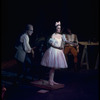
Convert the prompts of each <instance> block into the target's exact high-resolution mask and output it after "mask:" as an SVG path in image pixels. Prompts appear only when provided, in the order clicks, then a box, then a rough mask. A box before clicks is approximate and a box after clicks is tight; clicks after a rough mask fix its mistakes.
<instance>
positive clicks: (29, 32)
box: [25, 24, 33, 36]
mask: <svg viewBox="0 0 100 100" xmlns="http://www.w3.org/2000/svg"><path fill="white" fill-rule="evenodd" d="M25 30H26V32H27V34H28V35H29V36H31V35H32V33H33V25H31V24H27V25H26V28H25Z"/></svg>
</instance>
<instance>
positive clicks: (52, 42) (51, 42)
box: [49, 34, 59, 47]
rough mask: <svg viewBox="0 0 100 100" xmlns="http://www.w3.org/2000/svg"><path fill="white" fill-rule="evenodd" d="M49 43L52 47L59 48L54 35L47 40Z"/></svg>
mask: <svg viewBox="0 0 100 100" xmlns="http://www.w3.org/2000/svg"><path fill="white" fill-rule="evenodd" d="M49 43H50V44H51V45H53V46H56V47H59V45H58V42H57V40H56V39H55V38H54V34H53V35H52V36H51V38H50V39H49Z"/></svg>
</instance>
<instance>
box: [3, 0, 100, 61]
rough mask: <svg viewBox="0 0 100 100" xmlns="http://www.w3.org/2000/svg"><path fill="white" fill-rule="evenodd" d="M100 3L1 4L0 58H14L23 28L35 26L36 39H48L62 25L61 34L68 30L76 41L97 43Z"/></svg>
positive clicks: (17, 0)
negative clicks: (75, 37) (57, 22)
mask: <svg viewBox="0 0 100 100" xmlns="http://www.w3.org/2000/svg"><path fill="white" fill-rule="evenodd" d="M98 1H99V0H45V1H44V0H2V1H1V22H2V28H1V29H2V31H1V56H2V59H1V60H2V61H4V60H8V59H11V58H13V56H14V45H15V41H16V39H17V37H18V35H19V34H20V33H21V32H22V31H23V29H24V27H25V25H26V24H29V23H30V24H32V25H33V26H34V35H33V37H34V38H33V42H34V39H35V37H36V36H37V35H38V36H45V37H46V38H49V37H50V36H51V34H52V33H53V32H54V31H55V27H54V24H55V22H56V21H59V20H60V21H61V23H62V28H64V30H63V32H66V29H67V28H68V27H69V28H71V30H72V32H73V33H75V34H77V35H78V39H79V41H88V40H91V41H98V40H99V38H98V37H99V23H98V22H99V2H98Z"/></svg>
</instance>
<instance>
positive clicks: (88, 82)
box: [2, 69, 99, 100]
mask: <svg viewBox="0 0 100 100" xmlns="http://www.w3.org/2000/svg"><path fill="white" fill-rule="evenodd" d="M15 78H16V72H13V71H10V70H2V84H4V85H5V87H6V89H7V91H6V92H5V97H4V98H5V100H99V97H98V96H99V95H98V88H99V86H98V85H99V83H98V82H99V81H98V70H94V69H90V70H86V69H81V70H79V71H78V72H74V71H73V70H71V69H69V70H68V69H65V70H57V71H56V73H55V80H56V81H57V82H59V83H64V84H65V87H64V88H62V89H58V90H51V91H49V92H48V93H44V94H41V93H38V92H37V91H38V90H41V88H38V87H35V86H32V85H30V82H32V81H31V79H32V77H31V76H27V78H26V80H24V81H22V78H21V77H20V81H18V83H17V85H13V82H14V80H15ZM46 78H47V77H46Z"/></svg>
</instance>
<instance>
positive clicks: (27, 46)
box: [23, 36, 32, 53]
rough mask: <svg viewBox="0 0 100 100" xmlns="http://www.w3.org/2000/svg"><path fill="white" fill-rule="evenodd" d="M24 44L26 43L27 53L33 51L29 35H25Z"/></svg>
mask: <svg viewBox="0 0 100 100" xmlns="http://www.w3.org/2000/svg"><path fill="white" fill-rule="evenodd" d="M23 45H24V49H25V51H26V52H27V53H31V50H32V48H31V47H30V44H29V37H28V36H25V37H24V41H23Z"/></svg>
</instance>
